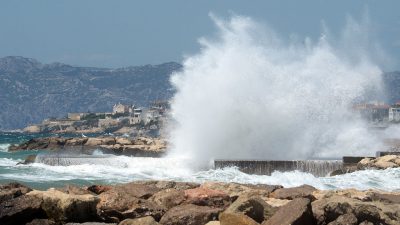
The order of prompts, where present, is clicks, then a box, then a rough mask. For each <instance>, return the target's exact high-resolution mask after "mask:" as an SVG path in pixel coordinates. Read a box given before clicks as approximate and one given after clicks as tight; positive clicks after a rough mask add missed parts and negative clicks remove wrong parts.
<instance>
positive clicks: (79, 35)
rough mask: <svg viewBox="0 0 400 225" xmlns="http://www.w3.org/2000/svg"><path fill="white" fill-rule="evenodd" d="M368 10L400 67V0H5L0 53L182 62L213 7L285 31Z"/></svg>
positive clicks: (207, 25)
mask: <svg viewBox="0 0 400 225" xmlns="http://www.w3.org/2000/svg"><path fill="white" fill-rule="evenodd" d="M365 11H368V14H369V19H370V20H371V22H372V30H373V32H374V35H375V36H376V38H377V40H378V41H379V43H380V45H381V46H382V48H383V49H384V51H385V53H386V54H387V55H388V56H389V57H390V58H391V59H392V61H393V62H394V63H391V65H384V67H386V69H387V70H400V63H399V61H400V60H399V59H400V1H398V0H386V1H378V0H365V1H362V0H352V1H349V0H335V1H327V0H320V1H318V0H303V1H297V0H276V1H275V0H274V1H267V0H253V1H239V0H219V1H217V0H202V1H188V0H168V1H162V0H160V1H155V0H145V1H139V0H137V1H131V0H113V1H111V0H58V1H54V0H36V1H29V0H19V1H16V0H2V1H1V2H0V57H4V56H10V55H13V56H15V55H17V56H24V57H29V58H35V59H37V60H39V61H41V62H43V63H51V62H62V63H67V64H71V65H79V66H96V67H109V68H117V67H125V66H132V65H143V64H158V63H163V62H170V61H177V62H181V61H182V60H183V59H184V57H185V56H186V55H190V54H194V53H196V52H197V51H198V50H199V47H200V45H199V44H198V39H199V38H200V37H203V36H210V35H212V34H213V32H215V31H216V28H215V26H214V24H213V22H212V20H211V19H210V17H209V14H210V12H211V13H213V14H215V15H217V16H219V17H223V18H229V17H230V16H231V15H233V14H236V15H244V16H250V17H252V18H254V19H255V20H256V21H258V22H260V23H264V24H268V25H270V26H271V27H273V28H274V29H275V30H276V31H277V32H278V33H279V34H280V35H282V36H284V37H289V36H291V35H294V34H295V35H297V36H300V37H311V38H313V39H317V38H318V37H319V36H320V34H321V32H322V29H321V24H322V23H325V24H326V25H327V26H328V27H329V28H330V30H331V31H333V32H339V31H340V30H341V29H343V27H344V25H345V22H346V17H347V16H349V15H350V16H352V17H354V18H356V19H357V18H361V17H362V15H363V13H365Z"/></svg>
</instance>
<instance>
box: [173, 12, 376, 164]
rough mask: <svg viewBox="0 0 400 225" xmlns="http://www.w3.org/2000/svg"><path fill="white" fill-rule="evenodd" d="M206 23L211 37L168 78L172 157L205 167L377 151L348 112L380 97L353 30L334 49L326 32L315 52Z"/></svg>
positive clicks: (267, 34) (309, 46)
mask: <svg viewBox="0 0 400 225" xmlns="http://www.w3.org/2000/svg"><path fill="white" fill-rule="evenodd" d="M211 17H212V19H213V20H214V22H215V24H216V26H217V28H218V33H217V35H216V36H215V37H214V38H201V39H200V41H199V42H200V45H201V50H200V52H199V53H198V54H195V55H192V56H189V57H187V58H186V59H185V61H184V63H183V69H182V71H180V72H178V73H176V74H174V75H173V76H172V78H171V82H172V84H173V86H174V87H175V88H176V91H177V92H176V94H175V96H174V98H173V101H172V111H171V114H172V118H173V119H174V120H175V121H176V124H175V125H174V127H173V129H172V131H171V142H172V150H171V154H172V155H174V156H181V157H186V158H192V159H195V160H196V161H197V162H199V163H201V164H203V165H206V164H207V163H208V162H209V161H210V160H212V159H215V158H224V159H226V158H229V159H235V158H236V159H238V158H242V159H243V158H246V159H306V158H313V157H341V156H343V155H365V154H373V151H374V150H375V151H376V146H377V144H379V141H378V140H376V139H375V138H374V137H373V135H371V134H370V133H369V131H368V129H367V125H366V124H365V123H364V121H362V119H361V118H359V117H358V116H357V115H355V114H354V113H352V111H351V105H352V103H353V102H354V101H355V100H360V99H362V98H363V96H364V95H365V94H366V92H368V91H370V90H380V88H381V87H380V86H381V74H382V71H381V70H380V68H379V67H378V66H377V65H375V64H374V63H372V62H371V60H370V58H369V57H368V55H367V54H366V52H367V51H366V50H367V49H366V48H367V47H368V46H367V44H368V43H366V45H365V46H363V43H361V42H362V41H361V39H362V40H365V39H366V38H365V37H363V38H361V39H360V43H357V42H355V41H354V39H355V38H356V37H357V35H358V36H360V37H362V36H365V35H368V33H364V32H359V31H365V30H363V29H359V28H360V25H359V24H357V23H355V22H354V21H353V20H352V21H351V23H349V24H348V26H347V27H346V28H345V30H344V32H343V34H342V35H341V38H339V39H338V38H337V39H334V38H332V37H331V36H329V35H328V34H327V33H328V32H326V33H324V34H322V35H321V37H320V39H319V40H318V41H316V42H313V41H312V40H311V39H310V38H306V39H305V40H304V41H302V42H296V41H285V40H284V39H283V38H280V37H279V35H278V34H277V33H276V32H274V31H273V30H272V29H271V28H269V27H267V26H263V25H260V24H258V23H257V22H255V21H254V20H252V19H251V18H248V17H243V16H233V17H232V18H230V19H229V20H228V21H225V20H221V19H219V18H216V17H215V16H211ZM350 39H351V40H350ZM330 40H335V41H330ZM348 42H350V43H352V44H353V45H350V44H348Z"/></svg>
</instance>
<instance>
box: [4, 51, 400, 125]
mask: <svg viewBox="0 0 400 225" xmlns="http://www.w3.org/2000/svg"><path fill="white" fill-rule="evenodd" d="M180 69H182V65H181V64H179V63H176V62H168V63H163V64H159V65H144V66H131V67H125V68H118V69H109V68H94V67H79V66H71V65H67V64H62V63H51V64H43V63H40V62H38V61H37V60H35V59H31V58H24V57H20V56H8V57H4V58H0V130H11V129H17V128H23V127H25V126H27V125H29V124H34V123H38V122H40V121H42V120H43V119H45V118H50V117H64V116H66V114H67V113H68V112H88V111H90V112H110V111H111V110H112V106H113V105H114V104H115V103H118V102H121V103H124V104H135V105H138V106H142V107H146V106H148V105H149V104H151V102H153V101H155V100H168V99H170V98H171V97H172V96H173V94H174V90H173V88H172V86H171V84H170V82H169V78H170V75H171V74H172V73H173V72H176V71H179V70H180ZM383 84H384V89H385V94H386V98H385V99H386V101H387V102H388V103H390V104H393V103H395V102H398V101H399V100H400V72H399V71H397V72H387V73H384V74H383Z"/></svg>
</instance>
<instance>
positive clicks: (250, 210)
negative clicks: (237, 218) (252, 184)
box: [224, 195, 277, 223]
mask: <svg viewBox="0 0 400 225" xmlns="http://www.w3.org/2000/svg"><path fill="white" fill-rule="evenodd" d="M276 210H277V209H276V208H274V207H272V206H270V205H268V204H267V203H266V202H265V201H264V200H262V199H261V198H260V197H252V196H246V195H244V196H240V197H239V198H238V199H237V200H236V201H234V202H233V203H232V204H231V205H230V206H229V207H228V208H227V209H226V210H225V211H224V213H230V214H244V215H246V216H248V217H250V218H252V219H253V220H255V221H256V222H258V223H261V222H263V221H264V220H267V219H269V218H270V217H271V216H272V215H273V214H274V213H275V212H276Z"/></svg>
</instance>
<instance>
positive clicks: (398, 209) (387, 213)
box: [312, 195, 400, 224]
mask: <svg viewBox="0 0 400 225" xmlns="http://www.w3.org/2000/svg"><path fill="white" fill-rule="evenodd" d="M312 210H313V214H314V217H315V219H316V220H317V224H328V223H330V222H334V221H337V220H338V219H340V218H339V217H340V216H342V215H345V214H352V215H354V216H355V217H356V218H357V222H358V223H361V222H371V223H373V224H398V221H400V205H399V204H388V203H385V202H379V201H370V200H368V199H366V200H364V201H362V200H359V199H354V198H350V197H346V196H343V195H327V196H326V197H324V198H321V199H318V200H316V201H314V202H313V203H312Z"/></svg>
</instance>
